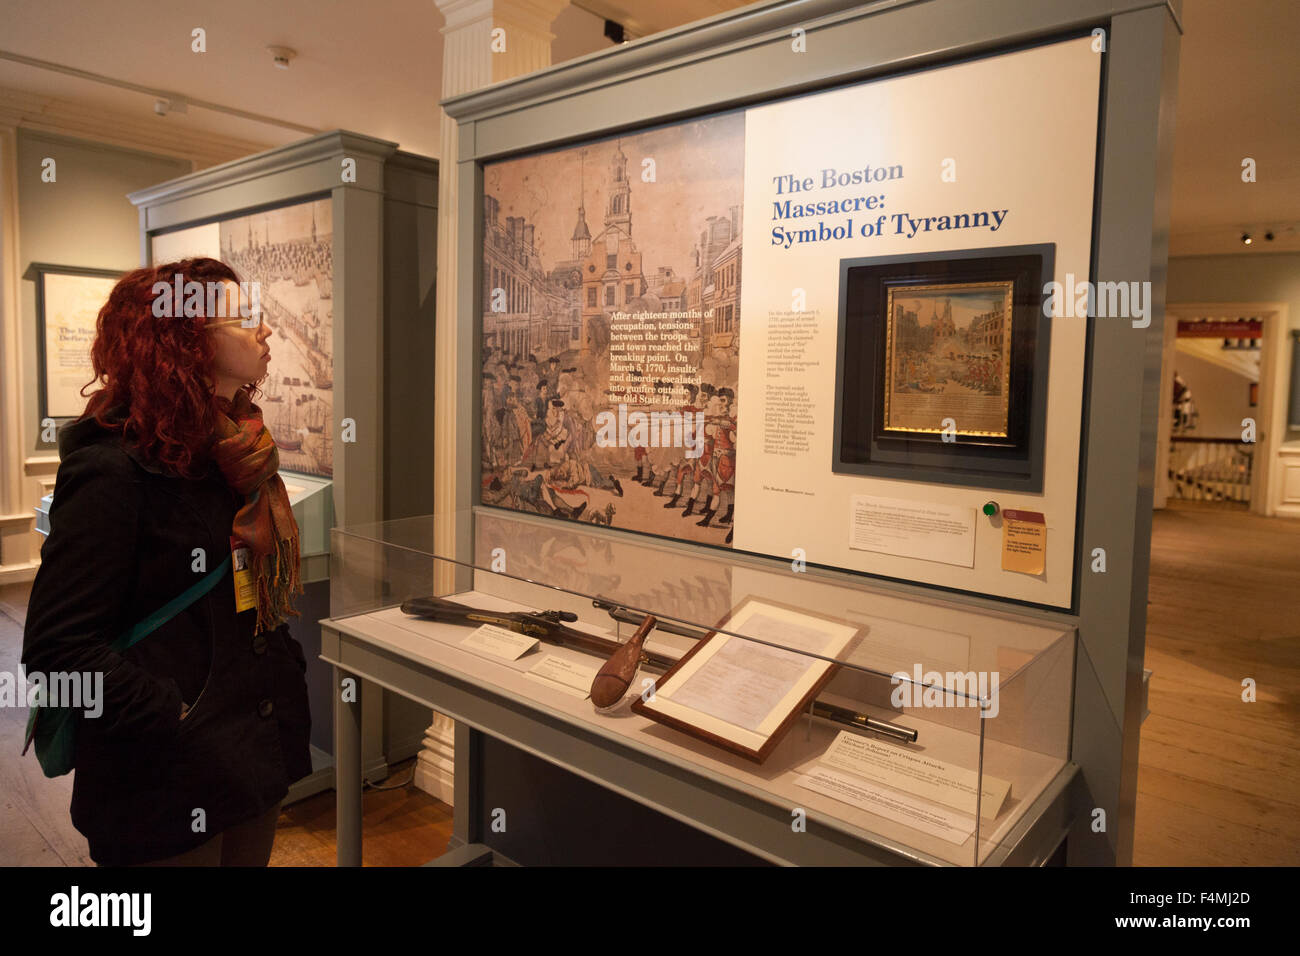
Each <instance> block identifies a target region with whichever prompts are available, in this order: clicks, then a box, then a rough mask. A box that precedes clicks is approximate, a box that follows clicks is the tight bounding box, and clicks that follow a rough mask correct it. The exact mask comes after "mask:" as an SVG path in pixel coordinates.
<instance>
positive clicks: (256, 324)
mask: <svg viewBox="0 0 1300 956" xmlns="http://www.w3.org/2000/svg"><path fill="white" fill-rule="evenodd" d="M227 325H242V326H243V327H244V328H246V329H260V328H261V327H262V313H261V312H254V313H253V314H252V315H249V316H248V317H247V318H242V319H226V320H224V321H222V322H208V323H207V324H206V325H204V326H203V329H204V331H205V332H206V331H211V330H212V329H219V328H222V327H223V326H227Z"/></svg>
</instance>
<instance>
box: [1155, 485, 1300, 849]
mask: <svg viewBox="0 0 1300 956" xmlns="http://www.w3.org/2000/svg"><path fill="white" fill-rule="evenodd" d="M1149 597H1150V604H1149V605H1148V607H1147V644H1146V666H1147V667H1149V668H1151V670H1152V676H1151V685H1150V700H1149V707H1150V710H1151V716H1150V717H1148V718H1147V720H1146V723H1145V724H1143V726H1142V742H1141V746H1140V749H1139V752H1138V795H1137V816H1136V827H1135V835H1134V848H1133V862H1134V863H1135V864H1138V865H1141V866H1220V865H1246V866H1255V865H1265V864H1284V865H1291V866H1294V865H1297V864H1300V695H1298V694H1297V690H1296V688H1297V681H1300V521H1292V520H1287V519H1281V518H1261V517H1258V516H1256V515H1251V514H1246V513H1243V512H1241V511H1215V510H1213V509H1208V508H1205V507H1196V506H1188V505H1182V504H1176V503H1175V504H1173V505H1172V507H1170V508H1169V509H1166V510H1163V511H1158V512H1156V514H1155V518H1154V522H1153V527H1152V536H1151V579H1150V595H1149ZM1246 678H1250V679H1251V680H1253V681H1254V683H1255V688H1254V695H1255V700H1254V702H1247V701H1244V700H1243V699H1242V691H1243V685H1242V681H1243V680H1244V679H1246Z"/></svg>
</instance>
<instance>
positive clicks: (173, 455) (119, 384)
mask: <svg viewBox="0 0 1300 956" xmlns="http://www.w3.org/2000/svg"><path fill="white" fill-rule="evenodd" d="M177 274H180V275H181V277H182V280H181V281H182V283H186V282H191V281H193V282H199V283H207V282H220V281H222V280H229V281H231V282H239V277H238V276H237V275H236V274H235V270H234V269H232V268H231V267H230V266H228V265H226V264H225V263H224V262H219V261H218V260H216V259H206V258H204V259H183V260H181V261H179V262H168V263H164V264H162V265H157V266H149V267H146V268H143V269H136V270H135V271H133V272H128V273H127V274H126V275H124V276H123V277H122V278H121V280H120V281H119V282H118V283H117V285H115V286H114V287H113V291H112V292H110V293H109V295H108V301H107V302H105V303H104V307H103V308H102V309H100V310H99V319H98V320H97V322H96V326H95V344H94V345H93V346H92V347H91V350H90V357H91V361H92V363H93V365H94V369H95V377H94V378H93V379H91V380H90V381H89V382H87V383H86V384H85V385H83V386H82V388H81V394H82V395H85V394H86V389H88V388H90V387H91V386H92V385H94V384H95V383H96V382H98V383H99V384H100V385H101V386H102V387H101V388H99V389H97V390H96V391H94V392H92V393H91V394H90V396H89V400H88V401H87V402H86V410H85V411H84V412H82V414H81V419H86V418H94V419H95V421H97V422H99V424H100V425H101V426H102V427H104V428H107V429H110V430H112V431H119V432H121V434H122V437H123V439H124V440H126V441H128V442H130V443H131V444H133V445H135V446H136V447H137V448H138V449H139V451H140V452H141V454H143V455H144V456H145V457H147V458H149V459H151V460H153V461H156V462H158V463H160V464H162V465H165V466H167V467H168V468H170V469H172V470H173V471H175V472H177V473H178V474H180V475H183V476H185V477H187V478H197V477H200V476H201V475H202V474H203V471H204V469H205V468H206V466H207V462H208V460H209V459H208V449H209V446H210V444H211V442H212V435H213V429H214V427H215V415H216V412H217V409H218V408H219V407H220V403H223V402H225V399H221V398H218V397H217V396H216V395H214V394H213V391H212V384H211V382H212V367H213V359H214V357H215V354H216V345H215V343H214V342H213V340H212V337H211V336H210V335H207V334H205V333H204V331H203V327H204V324H205V323H206V321H207V316H206V314H200V315H196V316H186V315H185V314H184V309H182V308H181V305H182V302H181V301H179V300H178V301H176V302H174V303H173V305H174V307H173V308H160V309H155V307H154V303H155V301H157V300H158V299H159V295H158V294H157V293H155V291H154V290H155V286H156V284H157V283H164V284H165V285H167V286H168V287H169V288H170V289H171V290H173V291H174V289H175V281H176V279H175V277H176V275H177ZM205 288H206V285H205ZM204 298H205V300H206V296H205V297H204ZM206 307H207V304H206V301H205V304H204V306H203V307H202V308H200V309H199V310H198V311H199V312H200V313H204V312H205V309H206ZM158 311H161V312H163V313H164V314H163V315H161V316H160V315H157V314H155V313H156V312H158ZM244 388H245V390H246V391H248V392H249V397H250V398H251V397H252V396H253V395H254V394H255V393H256V388H255V386H252V385H246V386H244ZM123 415H124V416H125V417H124V418H123V417H122V416H123Z"/></svg>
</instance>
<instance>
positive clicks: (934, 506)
mask: <svg viewBox="0 0 1300 956" xmlns="http://www.w3.org/2000/svg"><path fill="white" fill-rule="evenodd" d="M849 547H850V548H854V549H857V550H859V551H877V552H879V553H881V554H893V555H898V556H899V557H903V558H921V559H922V560H925V561H940V562H942V563H944V564H955V565H959V566H961V567H963V568H970V567H974V566H975V509H974V508H962V507H958V506H954V505H946V504H942V503H939V502H933V501H910V500H905V499H902V498H877V497H875V496H873V495H854V496H853V497H852V501H851V509H850V515H849Z"/></svg>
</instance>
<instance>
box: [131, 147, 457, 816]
mask: <svg viewBox="0 0 1300 956" xmlns="http://www.w3.org/2000/svg"><path fill="white" fill-rule="evenodd" d="M437 177H438V164H437V161H436V160H431V159H427V158H424V157H421V156H416V155H413V154H410V153H405V152H402V151H400V150H398V149H397V144H396V143H391V142H386V141H384V140H379V139H375V138H372V137H368V136H362V135H359V134H356V133H351V132H347V131H334V132H329V133H322V134H320V135H318V136H313V137H311V138H310V139H306V140H303V141H300V142H297V143H293V144H290V145H289V146H285V147H281V148H278V149H273V150H269V151H267V152H264V153H259V154H256V155H253V156H249V157H247V158H245V159H241V160H236V161H235V162H231V163H226V164H223V165H221V166H216V167H213V168H211V169H206V170H203V171H201V172H198V173H194V174H192V175H189V176H183V177H181V178H179V179H174V180H171V181H169V182H165V183H161V184H159V185H157V186H154V187H151V188H149V189H144V190H140V191H138V192H135V193H132V194H131V195H130V197H129V198H130V200H131V202H132V203H134V204H135V205H136V207H137V208H138V209H139V214H140V243H141V249H140V254H141V260H142V261H143V262H145V263H149V264H157V263H160V262H168V261H175V260H180V259H184V258H188V257H191V256H209V257H211V258H215V259H220V260H221V261H223V262H226V263H228V264H229V265H230V266H232V267H233V268H234V269H235V272H236V273H237V274H238V275H239V276H240V279H241V281H242V282H244V283H247V284H248V286H247V290H246V292H248V293H251V291H252V289H253V284H254V283H255V284H256V290H257V293H258V301H259V302H260V308H261V311H262V314H263V319H264V321H266V322H267V323H268V324H269V325H270V326H271V329H272V333H273V339H272V341H271V353H272V358H271V362H270V366H269V369H268V375H267V378H266V380H265V381H264V382H263V384H262V386H261V394H260V396H259V397H258V398H257V403H258V405H259V407H260V408H261V409H262V413H263V417H264V419H265V421H266V423H267V425H268V427H269V428H270V430H271V432H272V434H273V435H274V437H275V442H276V446H277V452H278V454H279V457H280V468H281V472H282V474H283V477H284V480H285V486H286V490H287V491H288V493H289V497H290V502H291V503H292V505H293V509H294V516H295V518H296V519H297V521H298V526H299V528H300V532H301V536H302V539H301V549H302V571H301V580H302V582H303V586H304V592H305V593H304V594H303V595H302V597H301V598H300V599H299V609H300V611H301V612H302V616H301V617H298V618H294V619H291V621H290V629H291V631H292V633H293V634H294V636H295V637H296V638H297V639H298V640H299V641H301V642H302V644H303V646H304V647H305V648H307V649H308V653H307V657H308V660H309V662H310V664H309V673H308V681H309V686H310V687H311V691H312V713H313V733H312V745H313V765H314V766H315V768H316V769H315V772H314V773H313V774H312V776H311V777H309V778H307V779H306V780H304V781H300V782H299V783H298V784H295V786H294V788H293V790H292V791H291V794H290V799H297V798H299V797H302V796H306V795H307V794H309V793H313V792H316V791H319V790H321V789H324V788H326V787H328V786H330V785H331V784H332V781H333V769H332V762H331V760H330V757H329V754H330V752H331V751H332V749H333V744H332V741H331V737H330V723H331V701H330V692H329V678H328V674H327V672H326V669H325V668H323V667H322V665H320V663H319V661H318V660H317V654H316V653H315V652H314V648H316V647H317V646H318V645H319V640H320V632H319V628H318V627H317V623H316V622H317V621H318V620H319V619H320V618H322V617H324V616H325V614H326V613H327V609H328V606H329V587H330V585H329V529H330V528H331V527H333V526H334V525H335V524H337V523H350V522H353V521H375V520H379V519H382V518H385V517H396V516H401V515H405V514H413V513H421V512H424V511H426V510H428V509H429V508H431V506H432V495H431V493H430V491H429V489H428V486H427V482H428V476H429V475H431V473H432V457H431V455H430V454H426V453H424V452H423V450H422V448H421V447H419V446H416V445H412V444H408V443H407V442H405V441H404V440H403V437H402V436H405V435H409V434H415V433H419V432H421V431H427V430H428V429H430V428H431V427H432V426H431V420H430V417H429V415H430V412H429V409H430V408H431V405H432V399H433V395H432V381H431V378H430V376H429V374H428V365H429V364H430V363H431V362H432V359H433V330H432V328H431V322H432V319H431V307H430V303H431V297H432V287H433V270H434V266H435V262H436V256H435V250H434V248H433V236H432V232H433V230H432V223H433V221H434V219H435V218H436V215H437V209H436V207H437V190H438V185H437V184H438V179H437ZM181 292H183V290H180V291H178V293H177V294H178V295H180V294H181ZM377 385H378V386H379V387H377ZM385 386H386V389H385ZM386 394H387V395H391V394H400V395H403V396H405V397H406V399H407V400H404V401H395V402H391V403H387V404H386V402H385V395H386ZM390 456H393V457H396V458H399V459H400V461H401V466H400V467H398V466H397V465H396V464H395V463H394V462H392V461H389V460H388V459H389V457H390ZM422 499H423V500H422ZM376 702H377V701H376ZM395 720H397V721H399V722H400V723H401V724H402V726H403V727H404V728H405V729H404V730H403V731H400V733H401V734H402V735H403V736H405V737H406V738H410V737H413V736H414V737H415V739H417V740H418V734H419V731H420V730H421V729H422V728H423V727H424V726H427V724H428V715H427V713H425V714H423V715H421V714H419V713H416V712H410V713H406V712H404V713H402V714H400V715H397V716H396V717H395ZM377 722H378V718H376V725H375V726H374V730H375V734H374V736H373V739H372V740H371V741H370V742H369V744H368V751H367V752H368V762H367V766H366V768H365V772H366V774H367V776H368V777H369V778H371V779H374V778H377V777H381V776H383V775H384V774H386V772H387V771H386V764H385V760H384V742H383V740H382V739H381V737H380V735H379V733H378V731H379V729H380V728H379V727H378V726H377ZM408 725H409V726H408ZM390 732H393V733H398V731H393V729H392V728H390Z"/></svg>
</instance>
